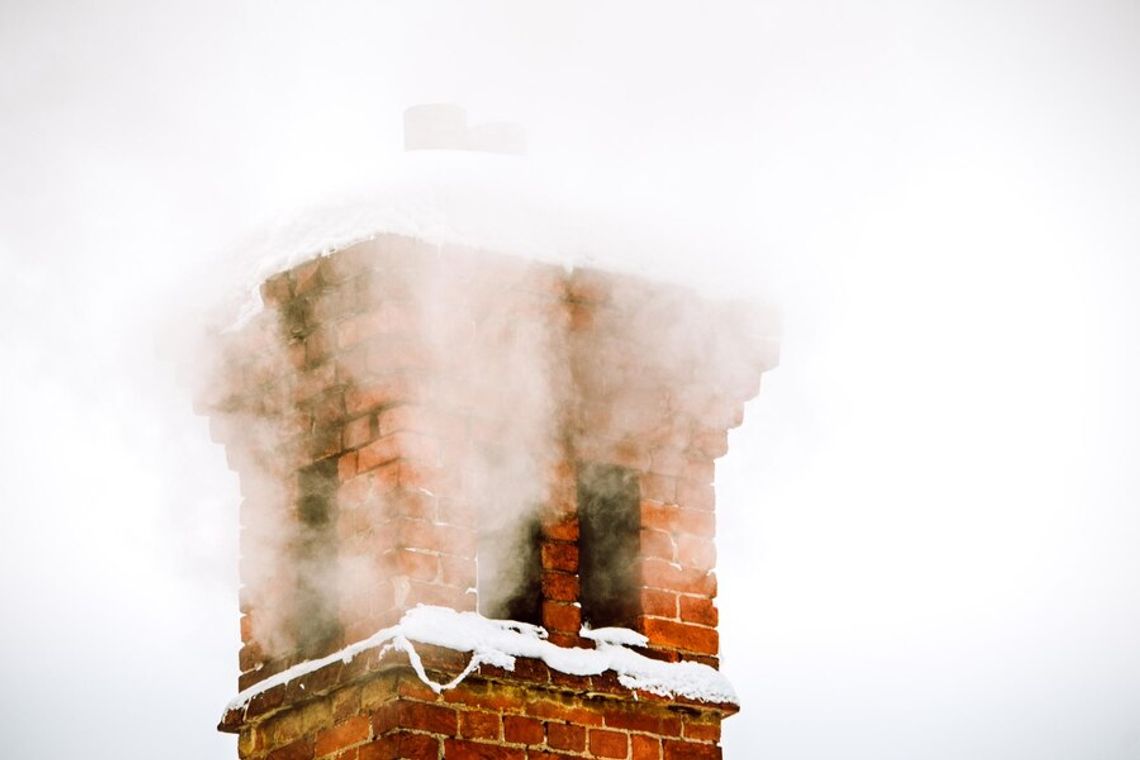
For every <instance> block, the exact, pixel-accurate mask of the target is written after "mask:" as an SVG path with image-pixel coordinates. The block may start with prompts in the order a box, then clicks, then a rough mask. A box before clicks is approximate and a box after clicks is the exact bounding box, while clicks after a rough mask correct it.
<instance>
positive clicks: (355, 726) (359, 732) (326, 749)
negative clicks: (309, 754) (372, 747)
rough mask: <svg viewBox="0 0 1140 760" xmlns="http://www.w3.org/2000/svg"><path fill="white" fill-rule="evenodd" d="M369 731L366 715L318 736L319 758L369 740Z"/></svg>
mask: <svg viewBox="0 0 1140 760" xmlns="http://www.w3.org/2000/svg"><path fill="white" fill-rule="evenodd" d="M369 729H370V726H369V723H368V718H367V717H366V716H364V715H356V716H354V717H352V718H349V719H348V720H346V721H344V722H343V723H339V724H337V725H335V726H333V727H332V728H330V729H328V730H326V731H322V732H321V733H319V734H317V741H316V745H315V747H314V751H315V752H316V754H317V756H321V755H327V754H330V753H332V752H336V751H337V750H339V749H344V748H345V747H351V746H352V745H353V744H359V743H360V742H362V741H364V740H365V739H367V738H368V732H369Z"/></svg>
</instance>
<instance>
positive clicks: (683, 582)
mask: <svg viewBox="0 0 1140 760" xmlns="http://www.w3.org/2000/svg"><path fill="white" fill-rule="evenodd" d="M640 564H641V567H640V573H641V575H640V577H641V583H642V585H643V586H647V587H649V588H656V589H664V590H666V591H677V592H680V593H682V594H695V595H697V596H707V597H713V596H716V574H715V573H710V572H708V571H706V570H697V569H695V568H691V567H689V568H687V567H679V566H678V565H675V564H673V563H671V562H666V561H665V560H661V559H656V558H654V557H646V558H645V559H642V560H641V563H640Z"/></svg>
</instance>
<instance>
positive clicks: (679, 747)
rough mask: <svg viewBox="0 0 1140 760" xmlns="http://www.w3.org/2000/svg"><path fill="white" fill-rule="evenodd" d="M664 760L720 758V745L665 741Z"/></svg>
mask: <svg viewBox="0 0 1140 760" xmlns="http://www.w3.org/2000/svg"><path fill="white" fill-rule="evenodd" d="M665 760H720V747H718V746H716V745H715V744H693V743H692V742H671V741H666V742H665Z"/></svg>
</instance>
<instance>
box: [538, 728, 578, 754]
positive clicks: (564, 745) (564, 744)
mask: <svg viewBox="0 0 1140 760" xmlns="http://www.w3.org/2000/svg"><path fill="white" fill-rule="evenodd" d="M546 743H547V744H548V745H549V746H551V747H553V748H554V749H565V750H570V751H571V752H581V751H583V750H584V749H586V729H585V728H583V727H582V726H574V725H571V724H569V723H547V724H546Z"/></svg>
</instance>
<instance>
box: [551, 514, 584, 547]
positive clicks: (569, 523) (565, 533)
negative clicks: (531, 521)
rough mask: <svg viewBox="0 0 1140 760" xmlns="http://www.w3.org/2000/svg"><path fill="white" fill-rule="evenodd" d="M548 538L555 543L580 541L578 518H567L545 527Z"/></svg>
mask: <svg viewBox="0 0 1140 760" xmlns="http://www.w3.org/2000/svg"><path fill="white" fill-rule="evenodd" d="M543 529H544V531H545V532H546V537H547V538H550V539H553V540H555V541H577V540H578V532H579V531H578V518H576V517H573V518H565V519H562V520H558V521H556V522H550V523H547V524H546V525H544V526H543Z"/></svg>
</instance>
